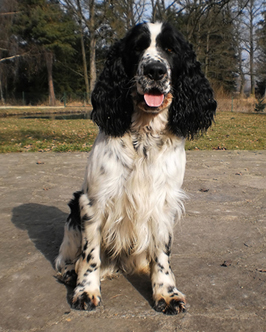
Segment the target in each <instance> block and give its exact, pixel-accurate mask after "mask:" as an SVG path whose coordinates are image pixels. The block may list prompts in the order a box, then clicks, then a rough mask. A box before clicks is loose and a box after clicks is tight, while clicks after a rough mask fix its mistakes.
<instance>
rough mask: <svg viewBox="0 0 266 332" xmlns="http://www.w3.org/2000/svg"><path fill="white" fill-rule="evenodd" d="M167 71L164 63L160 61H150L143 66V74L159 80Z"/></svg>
mask: <svg viewBox="0 0 266 332" xmlns="http://www.w3.org/2000/svg"><path fill="white" fill-rule="evenodd" d="M166 73H167V69H166V67H165V65H164V64H163V63H161V62H151V63H149V64H147V65H146V66H145V67H144V75H145V76H148V77H149V78H151V79H153V80H155V81H159V80H161V79H162V78H163V77H164V75H165V74H166Z"/></svg>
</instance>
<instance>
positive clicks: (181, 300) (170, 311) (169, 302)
mask: <svg viewBox="0 0 266 332" xmlns="http://www.w3.org/2000/svg"><path fill="white" fill-rule="evenodd" d="M156 297H157V300H155V301H154V309H155V310H156V311H159V312H163V313H164V314H165V315H177V314H178V313H182V312H185V311H186V298H185V296H184V295H183V294H182V293H180V292H179V293H177V292H175V293H173V294H171V295H168V296H167V297H165V296H161V297H160V296H156Z"/></svg>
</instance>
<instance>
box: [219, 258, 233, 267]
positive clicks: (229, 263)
mask: <svg viewBox="0 0 266 332" xmlns="http://www.w3.org/2000/svg"><path fill="white" fill-rule="evenodd" d="M231 264H232V261H231V260H228V261H224V262H223V264H221V266H224V267H228V266H231Z"/></svg>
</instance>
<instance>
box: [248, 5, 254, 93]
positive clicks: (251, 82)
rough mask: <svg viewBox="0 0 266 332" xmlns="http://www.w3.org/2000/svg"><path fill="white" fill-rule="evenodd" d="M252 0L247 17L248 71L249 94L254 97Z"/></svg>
mask: <svg viewBox="0 0 266 332" xmlns="http://www.w3.org/2000/svg"><path fill="white" fill-rule="evenodd" d="M253 11H254V0H250V16H249V71H250V94H251V96H255V75H254V36H253V33H254V32H253V30H254V22H253V21H254V12H253Z"/></svg>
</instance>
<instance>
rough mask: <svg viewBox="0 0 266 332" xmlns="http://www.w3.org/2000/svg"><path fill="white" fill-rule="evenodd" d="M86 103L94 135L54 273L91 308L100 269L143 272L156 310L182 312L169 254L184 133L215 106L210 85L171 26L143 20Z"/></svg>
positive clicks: (201, 124) (179, 196) (209, 116)
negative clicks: (89, 106)
mask: <svg viewBox="0 0 266 332" xmlns="http://www.w3.org/2000/svg"><path fill="white" fill-rule="evenodd" d="M92 105H93V112H92V119H93V121H95V122H96V124H97V125H98V126H99V134H98V137H97V138H96V140H95V143H94V145H93V148H92V150H91V152H90V154H89V157H88V166H87V169H86V174H85V180H84V183H83V186H82V189H81V191H79V192H76V193H75V194H74V198H73V200H72V201H71V202H70V203H69V206H70V209H71V213H70V215H69V217H68V219H67V222H66V224H65V229H64V239H63V242H62V244H61V247H60V251H59V255H58V257H57V258H56V262H55V266H56V270H57V272H58V278H59V279H60V280H62V281H63V282H65V283H66V284H73V283H75V286H76V287H75V290H74V295H73V300H72V306H73V308H75V309H80V310H92V309H93V308H95V307H97V306H98V305H99V304H100V302H101V291H100V290H101V287H100V280H101V278H103V277H104V276H106V275H111V274H112V273H115V272H117V271H118V270H120V271H122V272H124V273H149V274H150V277H151V285H152V291H153V300H154V308H155V310H157V311H161V312H163V313H165V314H177V313H178V312H183V311H184V310H185V304H186V300H185V296H184V294H182V293H181V292H180V291H179V290H178V289H177V288H176V283H175V277H174V275H173V272H172V270H171V267H170V263H169V257H170V253H171V244H172V241H173V226H174V223H175V221H176V219H178V218H180V216H181V215H182V212H183V210H184V207H183V203H182V201H183V199H184V197H185V195H184V193H183V191H182V190H181V186H182V182H183V177H184V172H185V163H186V155H185V148H184V146H185V139H186V138H191V137H193V136H194V135H195V134H197V133H199V132H202V131H205V130H206V129H207V128H208V127H209V126H210V125H211V123H212V121H213V116H214V114H215V110H216V102H215V100H214V98H213V91H212V89H211V87H210V84H209V82H208V81H207V79H206V78H205V77H204V75H203V73H202V72H201V69H200V64H199V62H197V61H196V56H195V53H194V52H193V50H192V47H191V45H190V44H189V43H187V42H186V41H185V39H184V38H183V36H182V35H181V34H180V33H179V32H178V31H176V30H175V29H174V28H173V27H172V26H171V25H170V24H168V23H155V24H152V23H143V24H139V25H137V26H135V27H134V28H132V29H131V30H130V31H129V32H128V34H127V35H126V36H125V37H124V38H123V39H122V40H120V41H118V42H116V43H115V44H114V45H113V47H112V48H111V50H110V52H109V54H108V57H107V61H106V63H105V67H104V69H103V72H102V73H101V75H100V77H99V80H98V82H97V83H96V86H95V89H94V91H93V93H92Z"/></svg>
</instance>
